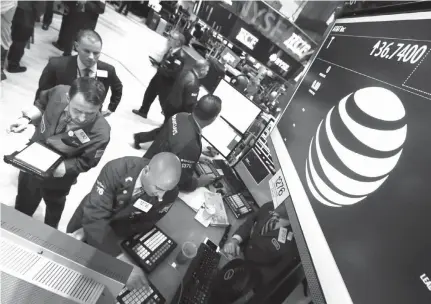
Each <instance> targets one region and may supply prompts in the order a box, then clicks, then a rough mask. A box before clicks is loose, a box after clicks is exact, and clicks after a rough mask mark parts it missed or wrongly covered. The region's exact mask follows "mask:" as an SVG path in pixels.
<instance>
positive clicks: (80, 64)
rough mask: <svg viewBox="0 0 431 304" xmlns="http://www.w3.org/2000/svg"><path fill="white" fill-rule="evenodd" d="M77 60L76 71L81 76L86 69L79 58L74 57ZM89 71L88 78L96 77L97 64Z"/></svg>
mask: <svg viewBox="0 0 431 304" xmlns="http://www.w3.org/2000/svg"><path fill="white" fill-rule="evenodd" d="M76 58H77V62H78V69H79V71H80V72H81V74H82V73H83V72H84V70H85V69H87V67H86V66H85V65H84V64H83V63H82V61H81V59H80V58H79V56H77V57H76ZM89 69H90V70H91V73H90V77H94V76H96V73H97V63H95V64H94V65H93V66H92V67H90V68H89Z"/></svg>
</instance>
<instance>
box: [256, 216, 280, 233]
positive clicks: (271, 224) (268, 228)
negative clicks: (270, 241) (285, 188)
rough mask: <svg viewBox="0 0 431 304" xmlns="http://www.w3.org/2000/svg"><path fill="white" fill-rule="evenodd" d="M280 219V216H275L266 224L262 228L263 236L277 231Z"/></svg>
mask: <svg viewBox="0 0 431 304" xmlns="http://www.w3.org/2000/svg"><path fill="white" fill-rule="evenodd" d="M279 219H280V217H279V216H278V214H273V215H272V216H271V218H270V219H269V220H268V221H267V222H266V224H265V225H264V226H263V227H262V231H261V233H260V234H261V235H264V234H267V233H268V232H271V231H273V230H274V229H275V226H276V225H277V223H278V221H279Z"/></svg>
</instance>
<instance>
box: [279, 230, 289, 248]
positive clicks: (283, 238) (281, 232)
mask: <svg viewBox="0 0 431 304" xmlns="http://www.w3.org/2000/svg"><path fill="white" fill-rule="evenodd" d="M286 238H287V228H285V227H280V230H279V231H278V242H280V243H282V244H284V243H286Z"/></svg>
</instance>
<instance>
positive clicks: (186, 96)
mask: <svg viewBox="0 0 431 304" xmlns="http://www.w3.org/2000/svg"><path fill="white" fill-rule="evenodd" d="M198 94H199V81H197V80H196V79H193V78H192V77H190V76H188V77H186V79H184V87H183V108H184V112H188V113H191V112H192V111H193V108H194V106H195V105H196V102H197V100H198Z"/></svg>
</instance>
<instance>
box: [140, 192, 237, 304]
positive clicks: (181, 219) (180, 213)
mask: <svg viewBox="0 0 431 304" xmlns="http://www.w3.org/2000/svg"><path fill="white" fill-rule="evenodd" d="M226 212H227V215H228V219H229V223H230V224H231V225H232V227H231V230H230V233H229V235H230V236H231V235H232V234H233V232H235V231H236V229H237V228H238V227H239V226H240V225H241V224H242V223H243V222H244V221H245V218H243V219H240V220H237V219H236V218H235V216H234V215H233V213H232V211H231V210H230V209H229V208H228V207H226ZM195 215H196V212H194V211H193V210H192V209H191V208H190V207H189V206H187V205H186V204H185V203H184V202H183V201H182V200H181V199H177V200H176V201H175V203H174V205H173V206H172V208H171V210H169V212H168V213H167V214H166V215H165V216H164V217H163V218H162V219H161V220H160V221H159V222H158V223H157V226H158V227H159V228H160V229H161V230H162V231H163V232H165V233H166V234H167V235H169V237H171V238H172V239H173V240H174V241H175V242H176V243H177V244H178V246H177V248H175V250H174V251H173V252H172V253H171V254H170V255H169V256H168V257H167V258H166V259H165V260H164V261H163V262H162V263H161V264H160V265H159V266H157V268H156V269H155V270H154V271H153V272H152V273H151V274H150V275H149V276H148V278H149V280H150V281H151V282H152V283H153V284H154V286H155V287H156V288H157V289H158V290H159V291H160V293H161V294H162V295H163V296H164V297H165V299H166V302H167V303H170V302H171V300H172V298H173V297H174V295H175V293H176V291H177V288H178V286H179V283H180V280H182V278H183V276H184V275H185V273H186V271H187V268H188V265H190V262H189V263H187V264H185V265H178V266H177V270H178V272H177V271H176V270H175V269H173V268H172V266H170V265H171V264H172V262H174V261H175V257H176V256H177V254H178V252H179V251H180V250H181V245H182V244H183V243H184V242H185V241H192V242H194V243H195V244H196V245H198V246H199V245H200V243H202V242H203V241H204V239H205V238H206V237H208V238H209V239H210V240H211V241H213V242H214V243H215V244H217V245H218V243H219V242H220V240H221V238H222V237H223V233H224V231H225V228H224V227H211V226H210V227H208V228H205V227H204V226H202V225H201V224H200V223H199V222H198V221H196V220H195V219H194V217H195ZM221 263H222V264H224V263H226V261H225V260H224V258H223V257H222V261H221Z"/></svg>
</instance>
